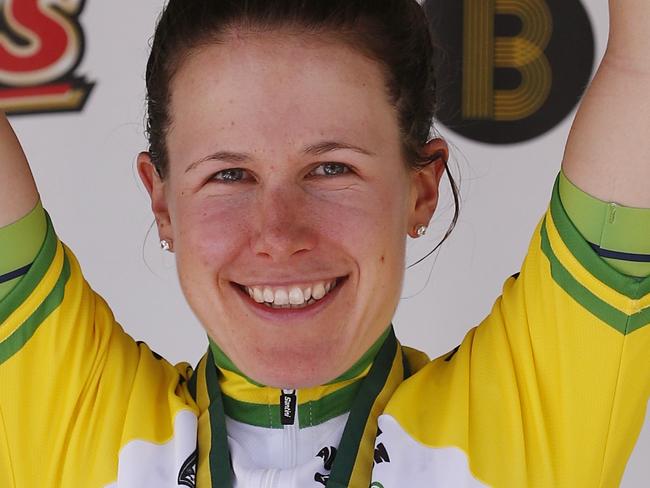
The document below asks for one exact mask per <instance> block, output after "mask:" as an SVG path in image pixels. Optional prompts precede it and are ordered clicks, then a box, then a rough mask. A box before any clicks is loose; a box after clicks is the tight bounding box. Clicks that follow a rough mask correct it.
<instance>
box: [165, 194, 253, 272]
mask: <svg viewBox="0 0 650 488" xmlns="http://www.w3.org/2000/svg"><path fill="white" fill-rule="evenodd" d="M248 209H249V206H246V205H241V204H233V203H228V202H227V201H219V200H218V199H216V198H212V199H210V198H208V199H205V200H201V201H194V202H187V203H185V204H183V203H181V204H180V205H179V210H180V211H179V212H178V215H177V225H176V227H177V229H178V232H177V239H178V241H179V243H178V246H177V258H178V260H179V261H180V262H179V268H180V267H181V266H183V265H184V264H187V265H189V266H190V267H192V268H193V269H196V268H197V267H200V268H202V269H210V270H215V268H217V269H219V268H221V267H223V266H224V265H225V264H227V263H229V262H232V261H234V260H235V258H236V256H237V254H239V253H241V252H242V250H244V249H246V248H247V246H246V242H247V236H248V226H247V222H249V221H250V212H249V210H248ZM179 271H180V269H179Z"/></svg>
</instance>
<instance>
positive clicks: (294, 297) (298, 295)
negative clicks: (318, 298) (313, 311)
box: [289, 287, 305, 305]
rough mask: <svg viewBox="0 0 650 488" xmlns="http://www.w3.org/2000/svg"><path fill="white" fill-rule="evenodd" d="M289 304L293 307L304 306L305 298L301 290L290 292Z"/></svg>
mask: <svg viewBox="0 0 650 488" xmlns="http://www.w3.org/2000/svg"><path fill="white" fill-rule="evenodd" d="M289 303H290V304H291V305H302V304H303V303H305V296H304V295H303V294H302V290H301V289H300V288H296V287H294V288H291V291H290V292H289Z"/></svg>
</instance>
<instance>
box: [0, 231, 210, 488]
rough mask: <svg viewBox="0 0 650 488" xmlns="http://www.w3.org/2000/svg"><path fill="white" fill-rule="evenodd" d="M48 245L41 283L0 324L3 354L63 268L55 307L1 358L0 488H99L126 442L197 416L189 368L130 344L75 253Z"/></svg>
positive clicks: (163, 434) (162, 436) (157, 437)
mask: <svg viewBox="0 0 650 488" xmlns="http://www.w3.org/2000/svg"><path fill="white" fill-rule="evenodd" d="M55 246H56V251H55V253H54V257H53V259H52V260H51V262H50V263H47V264H48V265H47V269H46V271H45V274H44V275H43V276H42V277H40V280H39V281H38V285H37V286H36V287H35V289H34V290H33V291H32V292H31V293H30V294H29V296H28V297H27V298H26V300H25V301H24V302H23V303H22V304H21V305H20V306H19V307H17V308H16V309H15V310H14V311H13V313H12V314H11V315H10V316H9V317H8V318H7V319H6V320H5V321H4V322H2V323H1V324H0V352H2V351H3V347H6V346H7V344H9V343H10V342H11V341H12V340H13V338H15V337H17V335H16V334H18V335H20V334H25V333H26V332H25V331H24V330H23V328H25V327H27V326H28V325H29V319H30V317H31V316H33V314H34V313H35V312H36V313H37V314H38V307H39V306H40V305H42V304H43V303H44V302H45V300H46V297H48V296H49V295H50V292H52V291H53V289H54V287H55V283H56V282H57V280H58V279H59V278H60V277H61V276H62V273H64V272H65V270H66V269H69V278H67V280H65V290H64V291H65V297H64V299H63V301H62V302H61V303H60V305H59V306H58V307H57V308H56V309H55V310H53V311H52V312H51V313H49V315H47V316H46V317H43V320H41V321H40V322H39V325H38V328H37V329H36V330H35V332H34V333H33V335H32V336H31V337H30V338H29V340H27V341H26V342H25V343H24V344H23V345H22V347H20V349H19V350H18V351H17V352H15V353H14V354H13V355H11V356H10V357H8V358H6V357H4V358H3V359H0V468H1V469H0V486H2V487H3V488H4V487H14V486H16V487H21V488H22V487H39V488H40V487H43V488H45V487H73V486H75V487H76V486H79V487H81V486H83V487H100V486H105V485H107V484H108V483H110V482H112V481H115V477H116V473H117V461H118V458H117V453H118V452H119V450H120V449H121V448H122V447H123V446H124V445H126V444H127V443H128V442H130V441H131V440H134V439H147V440H149V441H151V442H155V443H164V442H165V441H166V440H168V439H169V438H170V437H171V436H172V433H173V420H174V417H175V415H176V414H177V413H178V412H179V411H181V410H184V409H189V410H191V411H194V412H198V409H197V407H196V405H195V404H194V402H193V400H192V399H191V397H190V395H189V394H188V392H187V388H186V386H185V385H186V383H185V381H184V380H185V379H186V378H187V376H188V368H187V365H185V364H180V365H178V366H177V367H175V368H174V367H173V366H171V365H170V364H168V363H166V362H165V361H162V360H159V359H156V357H155V356H154V354H153V353H152V352H151V351H150V350H149V349H148V348H147V346H145V345H137V344H136V343H135V342H134V341H133V340H132V339H131V338H130V337H129V336H128V335H126V334H125V333H124V332H123V330H122V329H121V327H120V326H119V325H118V324H117V323H116V322H115V319H114V318H113V315H112V314H111V312H110V310H109V308H108V306H107V305H106V303H105V302H104V301H103V300H102V299H101V298H100V297H99V296H97V295H96V294H95V293H94V292H93V291H92V290H91V289H90V287H89V286H88V284H87V283H86V282H85V281H84V279H83V277H82V275H81V271H80V269H79V265H78V263H77V261H76V259H75V258H74V256H73V255H72V253H70V251H69V250H68V249H66V248H65V247H64V246H63V245H62V244H61V243H59V242H56V243H55ZM26 279H29V275H28V276H27V277H26ZM15 291H16V289H14V292H15ZM12 293H13V292H12ZM7 298H8V299H9V298H11V294H10V295H9V296H8V297H7ZM2 305H5V301H3V302H2ZM5 306H6V305H5Z"/></svg>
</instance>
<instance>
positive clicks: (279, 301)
mask: <svg viewBox="0 0 650 488" xmlns="http://www.w3.org/2000/svg"><path fill="white" fill-rule="evenodd" d="M273 303H274V304H275V305H289V294H288V293H287V290H284V289H282V288H279V289H278V290H275V300H273Z"/></svg>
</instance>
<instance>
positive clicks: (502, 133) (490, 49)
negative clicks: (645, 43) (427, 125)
mask: <svg viewBox="0 0 650 488" xmlns="http://www.w3.org/2000/svg"><path fill="white" fill-rule="evenodd" d="M425 8H426V10H427V13H428V15H429V18H430V20H431V23H432V30H433V35H434V39H436V40H437V41H438V43H439V49H438V52H439V54H440V56H439V59H438V85H439V94H438V99H439V100H440V107H439V111H438V114H437V115H438V118H439V120H440V121H442V122H443V123H444V124H445V125H447V126H448V127H449V128H451V129H452V130H454V131H456V132H459V133H460V134H462V135H464V136H466V137H470V138H472V139H475V140H478V141H483V142H489V143H495V144H507V143H513V142H521V141H525V140H528V139H532V138H534V137H537V136H539V135H541V134H542V133H544V132H546V131H547V130H549V129H551V128H553V127H554V126H555V125H557V124H558V123H559V122H560V121H561V120H562V119H563V118H564V117H565V116H566V115H568V114H569V113H570V112H571V110H572V109H573V107H574V106H575V104H576V103H577V102H578V101H579V98H580V96H581V95H582V91H583V90H584V87H585V86H586V85H587V83H588V80H589V77H590V75H591V70H592V68H593V62H594V40H593V32H592V29H591V24H590V21H589V18H588V17H587V14H586V12H585V11H584V8H583V7H582V5H581V4H580V1H579V0H428V1H427V2H426V3H425Z"/></svg>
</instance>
